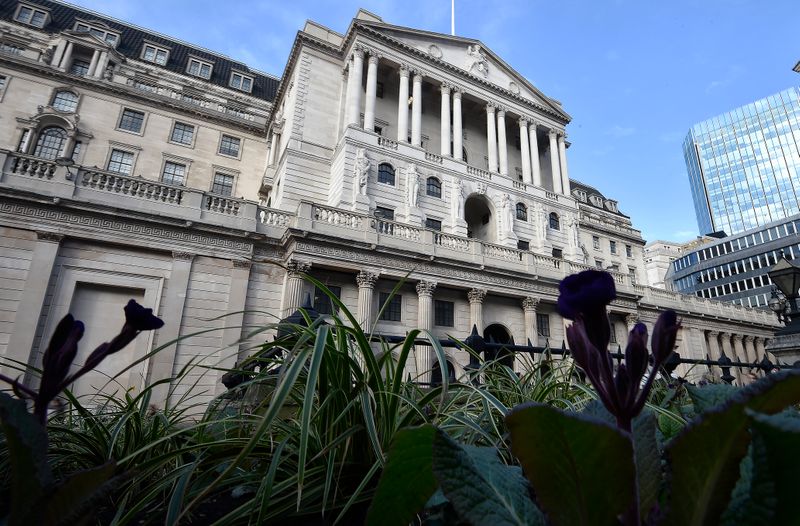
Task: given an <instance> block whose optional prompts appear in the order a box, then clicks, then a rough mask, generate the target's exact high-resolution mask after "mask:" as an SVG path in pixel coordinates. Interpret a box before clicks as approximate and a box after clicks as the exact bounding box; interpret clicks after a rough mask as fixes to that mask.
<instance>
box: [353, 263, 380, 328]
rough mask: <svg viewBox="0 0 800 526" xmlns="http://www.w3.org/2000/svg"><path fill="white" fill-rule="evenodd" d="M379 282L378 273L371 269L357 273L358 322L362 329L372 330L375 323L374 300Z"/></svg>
mask: <svg viewBox="0 0 800 526" xmlns="http://www.w3.org/2000/svg"><path fill="white" fill-rule="evenodd" d="M377 282H378V273H377V272H373V271H371V270H362V271H361V272H359V273H358V275H356V283H357V284H358V313H357V319H358V323H359V324H360V325H361V330H363V331H364V332H367V333H368V332H370V331H371V330H372V324H373V323H375V314H374V310H375V308H374V305H373V304H374V301H373V295H374V292H375V284H376V283H377Z"/></svg>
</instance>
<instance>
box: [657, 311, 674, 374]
mask: <svg viewBox="0 0 800 526" xmlns="http://www.w3.org/2000/svg"><path fill="white" fill-rule="evenodd" d="M680 328H681V324H680V323H678V315H677V314H675V311H673V310H667V311H664V312H662V313H661V315H660V316H659V317H658V321H656V326H655V327H653V357H654V358H655V359H657V360H659V361H661V362H663V361H664V360H666V359H667V358H668V357H669V355H670V354H672V351H673V349H675V340H676V339H677V338H678V329H680Z"/></svg>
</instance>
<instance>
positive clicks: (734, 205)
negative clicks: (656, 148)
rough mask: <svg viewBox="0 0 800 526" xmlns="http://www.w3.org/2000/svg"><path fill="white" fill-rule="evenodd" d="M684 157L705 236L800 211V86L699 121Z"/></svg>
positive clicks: (775, 219)
mask: <svg viewBox="0 0 800 526" xmlns="http://www.w3.org/2000/svg"><path fill="white" fill-rule="evenodd" d="M683 155H684V158H685V160H686V169H687V172H688V175H689V183H690V186H691V189H692V199H693V201H694V207H695V213H696V215H697V225H698V228H699V229H700V233H701V234H706V233H710V232H715V231H720V230H724V231H725V232H726V233H727V234H728V235H731V234H737V233H739V232H743V231H745V230H750V229H753V228H757V227H759V226H763V225H766V224H768V223H772V222H774V221H778V220H780V219H783V218H786V217H790V216H793V215H795V214H797V213H799V212H800V205H799V203H800V88H790V89H787V90H784V91H782V92H780V93H777V94H775V95H771V96H769V97H767V98H764V99H761V100H758V101H756V102H753V103H752V104H747V105H746V106H742V107H740V108H736V109H735V110H733V111H729V112H728V113H724V114H722V115H719V116H717V117H714V118H712V119H708V120H706V121H703V122H701V123H699V124H696V125H695V126H693V127H692V129H691V130H690V131H689V133H688V135H687V136H686V139H685V140H684V143H683Z"/></svg>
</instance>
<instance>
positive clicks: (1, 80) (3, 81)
mask: <svg viewBox="0 0 800 526" xmlns="http://www.w3.org/2000/svg"><path fill="white" fill-rule="evenodd" d="M6 86H8V77H6V76H5V75H0V99H2V97H3V94H4V93H5V91H6Z"/></svg>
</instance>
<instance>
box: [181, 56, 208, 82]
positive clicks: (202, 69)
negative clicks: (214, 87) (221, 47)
mask: <svg viewBox="0 0 800 526" xmlns="http://www.w3.org/2000/svg"><path fill="white" fill-rule="evenodd" d="M212 67H213V66H212V65H211V64H210V63H209V62H203V61H202V60H197V59H196V58H190V59H189V65H188V66H187V67H186V73H188V74H189V75H194V76H195V77H200V78H203V79H210V78H211V68H212Z"/></svg>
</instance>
